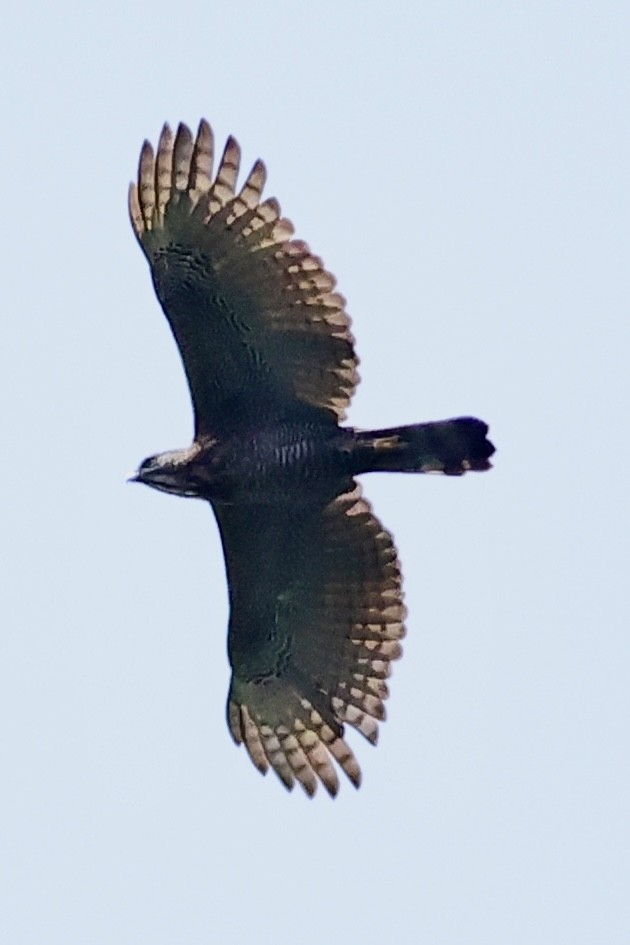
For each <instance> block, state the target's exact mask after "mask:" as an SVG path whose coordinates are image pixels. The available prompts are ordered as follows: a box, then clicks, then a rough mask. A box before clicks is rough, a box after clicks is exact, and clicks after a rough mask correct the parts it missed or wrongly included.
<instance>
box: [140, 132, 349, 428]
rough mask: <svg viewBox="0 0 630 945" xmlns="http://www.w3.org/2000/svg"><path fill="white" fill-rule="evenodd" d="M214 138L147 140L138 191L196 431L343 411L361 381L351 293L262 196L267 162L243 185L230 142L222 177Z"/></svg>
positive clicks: (144, 233) (143, 230)
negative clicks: (308, 410)
mask: <svg viewBox="0 0 630 945" xmlns="http://www.w3.org/2000/svg"><path fill="white" fill-rule="evenodd" d="M213 152H214V140H213V134H212V130H211V128H210V126H209V125H208V124H207V122H205V121H202V122H201V124H200V125H199V131H198V133H197V137H196V139H193V135H192V134H191V132H190V130H189V129H188V128H187V127H186V126H185V125H180V126H179V128H178V130H177V134H176V135H175V136H174V135H173V133H172V131H171V129H170V128H169V127H168V125H165V126H164V128H163V130H162V134H161V136H160V141H159V144H158V148H157V154H156V155H154V152H153V149H152V147H151V145H150V144H149V143H148V142H145V144H144V146H143V148H142V152H141V155H140V165H139V169H138V183H137V184H132V185H131V187H130V191H129V212H130V216H131V222H132V224H133V228H134V231H135V233H136V236H137V238H138V240H139V242H140V245H141V246H142V249H143V251H144V253H145V255H146V257H147V259H148V261H149V265H150V266H151V273H152V276H153V282H154V285H155V289H156V292H157V295H158V297H159V299H160V302H161V304H162V307H163V309H164V311H165V313H166V317H167V318H168V321H169V323H170V326H171V329H172V331H173V334H174V336H175V340H176V341H177V344H178V346H179V350H180V353H181V356H182V360H183V362H184V368H185V370H186V375H187V377H188V384H189V387H190V392H191V395H192V400H193V407H194V411H195V429H196V434H197V435H200V436H203V435H206V434H209V435H211V434H216V433H220V432H221V431H222V429H224V428H225V427H226V425H229V427H230V429H232V430H233V429H234V426H235V423H237V422H238V421H239V420H240V421H242V422H244V423H246V422H248V421H249V420H255V419H256V418H257V417H259V416H265V417H266V418H267V419H268V418H269V417H270V416H279V417H282V416H287V415H290V414H291V413H292V412H295V411H296V410H297V409H299V408H300V405H304V404H306V405H311V406H313V407H316V408H323V409H324V410H326V411H329V412H331V413H330V415H331V417H332V416H334V415H336V416H337V417H338V418H339V419H342V418H343V417H344V415H345V409H346V407H347V405H348V403H349V401H350V398H351V396H352V393H353V391H354V388H355V386H356V384H357V382H358V374H357V371H356V366H357V363H358V359H357V357H356V355H355V353H354V346H353V344H354V342H353V338H352V335H351V333H350V319H349V318H348V316H347V314H346V312H345V300H344V299H343V297H342V296H341V295H339V294H337V293H335V292H334V291H333V289H334V286H335V279H334V277H333V276H332V275H331V274H330V273H329V272H327V271H326V270H325V269H324V266H323V263H322V261H321V259H319V258H318V257H317V256H314V255H313V254H312V253H311V251H310V249H309V247H308V246H307V244H306V243H304V242H301V241H298V240H292V239H291V236H292V234H293V226H292V224H291V222H290V221H289V220H286V219H284V218H282V217H281V215H280V207H279V205H278V202H277V201H276V200H273V199H267V200H262V199H261V197H262V190H263V186H264V183H265V178H266V170H265V166H264V164H263V163H262V162H261V161H257V162H256V163H255V164H254V166H253V168H252V170H251V171H250V173H249V175H248V177H247V178H246V180H245V183H244V184H243V186H242V188H241V190H240V191H239V192H238V193H237V191H236V180H237V177H238V172H239V166H240V156H241V153H240V148H239V145H238V143H237V142H236V141H235V140H234V139H233V138H229V139H228V141H227V144H226V146H225V150H224V152H223V157H222V158H221V161H220V163H219V167H218V170H217V174H216V177H214V178H213V176H212V165H213Z"/></svg>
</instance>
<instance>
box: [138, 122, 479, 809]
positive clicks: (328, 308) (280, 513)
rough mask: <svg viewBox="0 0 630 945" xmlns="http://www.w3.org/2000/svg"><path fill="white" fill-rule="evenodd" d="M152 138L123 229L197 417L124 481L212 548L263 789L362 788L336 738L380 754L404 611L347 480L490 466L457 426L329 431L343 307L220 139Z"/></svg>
mask: <svg viewBox="0 0 630 945" xmlns="http://www.w3.org/2000/svg"><path fill="white" fill-rule="evenodd" d="M213 156H214V137H213V133H212V130H211V128H210V126H209V125H208V123H207V122H206V121H202V122H201V123H200V125H199V130H198V132H197V135H196V136H193V134H192V133H191V131H190V129H189V128H187V127H186V126H185V125H183V124H181V125H179V127H178V129H177V133H176V134H174V133H173V132H172V131H171V129H170V128H169V127H168V125H165V126H164V128H163V129H162V133H161V135H160V139H159V143H158V146H157V150H156V151H155V152H154V150H153V148H152V147H151V145H150V144H149V143H148V142H145V143H144V145H143V147H142V151H141V154H140V163H139V170H138V180H137V183H136V184H132V185H131V187H130V191H129V212H130V216H131V222H132V224H133V229H134V231H135V234H136V237H137V238H138V242H139V243H140V246H141V247H142V250H143V252H144V254H145V256H146V258H147V260H148V262H149V267H150V270H151V276H152V279H153V285H154V287H155V291H156V293H157V296H158V299H159V301H160V303H161V305H162V308H163V309H164V313H165V314H166V317H167V319H168V322H169V324H170V327H171V330H172V332H173V335H174V337H175V341H176V342H177V346H178V348H179V352H180V355H181V358H182V361H183V364H184V369H185V372H186V376H187V379H188V385H189V388H190V394H191V398H192V404H193V410H194V429H195V434H194V440H193V443H192V446H190V447H188V448H186V449H179V450H173V451H171V452H167V453H161V454H159V455H156V456H152V457H150V458H149V459H146V460H144V462H143V463H142V464H141V465H140V467H139V468H138V470H137V472H136V473H135V474H134V476H133V477H132V478H133V479H134V481H138V482H143V483H145V484H146V485H148V486H152V487H153V488H155V489H160V490H162V491H164V492H169V493H172V494H174V495H180V496H194V497H197V498H200V499H205V500H207V501H208V502H209V503H210V505H211V506H212V509H213V511H214V514H215V516H216V520H217V523H218V527H219V532H220V535H221V541H222V544H223V552H224V555H225V566H226V572H227V583H228V589H229V602H230V618H229V630H228V652H229V660H230V664H231V667H232V679H231V685H230V691H229V696H228V705H227V717H228V723H229V728H230V731H231V733H232V736H233V738H234V740H235V741H236V742H237V743H238V744H240V743H243V744H244V745H245V747H246V749H247V751H248V753H249V755H250V757H251V759H252V761H253V763H254V764H255V766H256V767H257V768H258V769H259V770H260V771H261V772H263V773H265V772H266V771H267V770H268V769H269V768H272V769H273V770H274V771H275V772H276V774H277V775H278V776H279V777H280V779H281V780H282V782H283V783H284V784H285V785H286V787H287V788H289V789H291V788H292V787H293V786H294V784H295V783H296V782H297V783H299V784H300V785H301V786H302V788H304V790H305V791H306V793H307V794H309V795H312V794H314V793H315V790H316V787H317V785H318V782H321V783H322V784H323V786H324V788H325V789H326V790H327V791H328V792H329V794H331V795H332V796H334V795H335V794H336V793H337V790H338V786H339V782H338V777H337V770H336V766H335V764H334V763H333V761H334V762H336V764H337V765H338V766H339V768H341V769H342V770H343V771H344V772H345V774H346V775H347V776H348V778H349V779H350V781H351V782H352V783H353V784H354V785H355V786H356V787H358V786H359V784H360V780H361V770H360V768H359V765H358V763H357V760H356V758H355V756H354V754H353V752H352V750H351V748H350V746H349V744H348V742H347V741H346V740H345V738H344V726H345V725H350V726H353V727H354V728H355V729H357V730H358V731H359V732H361V734H362V735H364V736H365V737H366V738H367V739H368V741H370V742H372V743H375V742H376V738H377V729H378V725H377V723H378V721H380V720H382V719H384V717H385V709H384V700H385V699H386V697H387V695H388V689H387V682H386V680H387V677H388V676H389V674H390V668H391V663H392V661H393V660H395V659H397V658H398V657H399V656H400V655H401V644H400V641H401V639H402V637H403V635H404V632H405V629H404V619H405V607H404V604H403V592H402V586H401V571H400V565H399V561H398V557H397V554H396V549H395V547H394V543H393V540H392V537H391V535H390V534H389V532H388V531H387V530H386V529H385V528H383V526H382V525H381V523H380V522H379V520H378V519H377V518H376V516H375V515H374V513H373V512H372V509H371V506H370V504H369V503H368V501H367V500H366V499H365V498H364V497H363V495H362V492H361V487H360V486H359V485H358V484H357V481H356V476H358V475H361V474H362V473H368V472H375V471H387V472H415V473H436V472H439V473H445V474H446V475H454V476H457V475H460V474H462V473H464V472H467V471H468V470H485V469H488V468H489V466H490V463H489V457H490V456H491V455H492V453H493V452H494V448H493V446H492V444H491V443H490V442H489V441H488V440H487V439H486V433H487V431H488V428H487V426H486V424H485V423H483V422H482V421H480V420H477V419H475V418H472V417H458V418H456V419H453V420H445V421H441V422H435V423H421V424H415V425H413V426H403V427H394V428H391V429H384V430H370V431H366V430H359V429H355V428H353V427H350V426H341V425H340V422H341V421H342V420H343V419H344V417H345V412H346V408H347V406H348V404H349V402H350V399H351V397H352V394H353V391H354V389H355V387H356V385H357V382H358V380H359V375H358V374H357V364H358V359H357V356H356V354H355V349H354V339H353V337H352V334H351V333H350V319H349V317H348V315H347V314H346V310H345V300H344V298H343V297H342V296H341V295H339V294H338V293H337V292H335V279H334V277H333V276H332V275H331V274H330V273H329V272H328V271H327V270H326V269H325V268H324V264H323V263H322V260H321V259H320V258H319V257H317V256H315V255H314V254H313V253H312V252H311V250H310V249H309V247H308V245H307V244H306V243H304V242H302V241H301V240H297V239H294V238H293V226H292V224H291V223H290V221H289V220H287V219H286V218H285V217H283V216H282V215H281V212H280V207H279V204H278V202H277V201H276V200H275V199H269V198H267V199H263V198H262V191H263V186H264V183H265V178H266V170H265V166H264V164H263V163H262V162H261V161H256V163H255V164H254V166H253V168H252V169H251V171H250V172H249V174H248V175H247V177H246V178H245V180H244V182H243V183H242V185H241V186H240V189H239V188H238V187H237V178H238V175H239V166H240V148H239V145H238V143H237V142H236V141H235V140H234V138H232V137H230V138H228V141H227V144H226V145H225V149H224V151H223V154H222V157H221V159H220V160H219V162H218V167H217V170H216V174H215V175H213Z"/></svg>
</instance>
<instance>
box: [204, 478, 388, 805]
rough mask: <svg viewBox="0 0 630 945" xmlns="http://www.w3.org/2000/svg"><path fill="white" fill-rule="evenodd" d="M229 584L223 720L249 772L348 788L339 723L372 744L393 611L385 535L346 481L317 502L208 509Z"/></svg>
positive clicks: (347, 758) (350, 768)
mask: <svg viewBox="0 0 630 945" xmlns="http://www.w3.org/2000/svg"><path fill="white" fill-rule="evenodd" d="M215 513H216V515H217V519H218V522H219V528H220V530H221V535H222V540H223V547H224V552H225V559H226V567H227V574H228V585H229V590H230V605H231V615H230V628H229V653H230V662H231V664H232V670H233V675H232V683H231V688H230V694H229V698H228V721H229V725H230V729H231V732H232V735H233V736H234V739H235V740H236V742H237V743H241V742H244V743H245V746H246V748H247V750H248V752H249V755H250V757H251V759H252V761H253V762H254V764H255V765H256V767H257V768H258V769H259V770H260V771H262V772H263V773H264V772H266V771H267V770H268V768H269V767H272V768H273V769H274V770H275V771H276V773H277V774H278V776H279V777H280V778H281V780H282V781H283V782H284V784H285V785H286V786H287V787H288V788H289V789H290V788H292V787H293V785H294V782H295V781H297V782H299V783H300V784H301V785H302V787H303V788H304V790H305V791H306V792H307V794H309V795H312V794H314V792H315V790H316V787H317V782H318V779H319V780H320V781H321V782H322V783H323V785H324V787H325V788H326V790H327V791H328V792H329V793H330V794H331V795H334V794H336V792H337V789H338V780H337V774H336V771H335V767H334V765H333V763H332V762H333V759H334V760H335V761H336V762H337V763H338V764H339V765H340V767H341V768H342V769H343V770H344V771H345V773H346V774H347V776H348V777H349V778H350V780H351V781H352V782H353V784H355V785H356V786H357V787H358V786H359V783H360V778H361V771H360V768H359V765H358V763H357V761H356V759H355V757H354V755H353V753H352V751H351V749H350V747H349V746H348V744H347V742H346V741H344V738H343V734H344V723H348V724H349V725H352V726H354V727H355V728H356V729H358V730H359V731H360V732H361V733H362V734H363V735H364V736H365V737H366V738H367V739H368V740H369V741H371V742H372V743H375V742H376V738H377V729H378V726H377V721H378V720H382V719H384V718H385V709H384V705H383V700H384V699H385V698H386V697H387V694H388V692H387V684H386V682H385V680H386V678H387V676H388V675H389V673H390V663H391V661H392V660H394V659H397V658H398V657H399V656H400V655H401V647H400V642H399V641H400V639H401V638H402V637H403V635H404V632H405V631H404V624H403V620H404V617H405V608H404V605H403V593H402V589H401V574H400V566H399V563H398V559H397V555H396V549H395V547H394V544H393V541H392V538H391V536H390V535H389V533H388V532H387V531H385V529H384V528H383V527H382V525H381V524H380V522H379V521H378V519H376V518H375V516H374V515H373V514H372V511H371V508H370V506H369V504H368V503H367V502H366V500H365V499H364V498H362V496H361V490H360V487H359V486H357V485H356V483H354V482H353V481H351V491H349V492H346V493H344V494H343V495H340V496H338V497H337V498H335V499H333V500H332V501H331V502H330V503H328V504H327V505H321V504H320V505H312V506H311V505H308V506H306V507H300V509H299V514H296V510H295V508H294V507H293V506H291V505H290V504H288V503H287V505H286V506H270V505H267V506H250V507H249V508H245V507H238V506H216V507H215Z"/></svg>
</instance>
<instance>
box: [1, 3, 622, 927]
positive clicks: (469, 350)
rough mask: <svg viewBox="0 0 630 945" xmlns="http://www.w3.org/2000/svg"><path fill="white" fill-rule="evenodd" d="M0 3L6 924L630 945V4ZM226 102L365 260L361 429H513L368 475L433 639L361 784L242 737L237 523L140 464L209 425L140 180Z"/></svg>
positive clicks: (342, 270) (285, 189) (220, 120)
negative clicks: (148, 155) (469, 449)
mask: <svg viewBox="0 0 630 945" xmlns="http://www.w3.org/2000/svg"><path fill="white" fill-rule="evenodd" d="M3 16H4V20H5V22H4V25H3V40H4V50H3V54H2V67H1V68H2V72H3V77H2V82H1V87H2V95H3V98H4V103H3V108H2V116H3V141H4V146H3V148H2V155H1V157H0V163H1V165H2V175H1V178H0V179H1V180H2V182H3V183H2V207H3V211H2V220H3V224H2V230H1V236H0V239H1V241H2V261H3V269H4V278H3V285H4V291H3V302H2V310H3V313H4V317H3V319H2V328H1V334H2V342H1V345H0V358H1V359H2V365H1V367H0V384H1V390H0V403H1V404H2V407H1V410H2V417H3V420H2V431H3V453H2V455H3V463H2V493H3V496H4V520H3V526H2V539H1V541H2V544H3V545H5V551H4V581H3V588H2V595H3V603H2V611H1V612H2V616H3V631H2V634H1V637H0V639H1V648H2V657H1V663H0V718H1V719H2V722H1V723H0V726H1V739H2V768H3V775H2V778H1V782H0V795H1V797H0V810H1V811H2V821H3V823H2V831H1V832H2V841H1V844H0V850H1V852H0V863H1V865H2V870H3V875H2V877H1V880H0V889H1V890H2V892H1V893H0V895H1V896H2V898H4V899H5V902H4V904H3V906H2V908H1V910H0V939H1V940H2V941H3V942H6V943H7V945H40V943H45V945H88V943H89V945H113V943H116V945H144V943H149V942H150V943H151V945H175V943H177V945H179V943H184V942H185V943H186V945H202V943H207V942H223V941H225V942H231V943H234V945H250V943H251V942H256V943H259V945H268V943H269V945H272V943H273V945H278V943H285V942H286V943H289V942H300V943H301V945H314V943H320V942H332V943H336V942H348V941H353V942H361V943H364V945H375V943H377V942H382V941H389V942H401V943H402V942H407V941H414V942H421V943H427V945H533V943H536V945H558V943H565V942H566V943H570V945H592V943H594V942H602V943H606V945H622V943H623V945H626V943H627V942H628V941H629V940H630V915H629V905H628V903H629V901H630V897H629V896H628V875H629V873H630V863H629V859H630V857H629V841H630V836H629V834H630V831H629V817H628V797H629V796H630V784H629V781H630V777H629V775H630V767H629V762H628V722H629V721H630V718H629V715H630V713H629V711H628V709H629V707H628V668H629V662H630V661H629V659H628V657H629V643H628V628H629V624H630V621H629V619H628V576H627V575H628V516H627V492H628V489H627V485H626V479H627V475H628V473H627V470H628V467H629V465H630V455H629V454H630V451H629V448H628V432H627V429H628V414H629V408H630V397H629V396H628V385H627V375H628V367H627V365H628V359H629V350H628V348H629V345H628V342H629V340H630V338H629V336H630V330H629V319H628V309H629V291H628V289H629V284H628V275H627V273H628V245H629V241H628V236H629V224H628V221H629V219H630V188H629V186H628V168H629V166H630V153H629V152H630V134H629V122H628V100H629V92H630V89H629V87H628V86H629V82H628V71H629V70H628V61H629V56H630V53H629V50H628V36H629V26H630V14H629V13H628V10H627V6H626V5H625V4H621V3H613V2H608V0H599V2H597V3H595V2H593V3H569V2H564V3H562V2H556V0H551V2H547V3H544V4H543V3H522V2H521V3H513V2H505V0H502V2H494V3H491V2H480V3H476V4H469V3H463V2H444V0H441V2H426V3H391V4H389V5H388V6H386V5H385V4H380V3H379V4H376V3H368V2H363V3H359V2H352V3H350V2H346V3H332V2H329V3H319V4H310V5H306V4H288V3H287V4H284V3H282V4H281V3H264V4H263V3H261V4H253V3H243V4H232V5H227V4H221V5H219V4H217V3H212V2H205V3H199V2H191V3H189V4H187V5H182V6H177V5H176V4H166V3H163V2H161V0H156V2H153V3H150V4H149V3H144V2H143V3H137V4H133V3H131V4H129V3H120V2H115V0H114V2H111V3H109V4H103V6H102V7H100V8H97V7H96V6H95V5H93V4H87V5H86V4H78V3H76V4H73V3H64V2H61V3H59V4H56V5H48V6H46V5H43V4H29V3H20V4H17V5H15V7H14V9H13V10H11V11H5V13H4V14H3ZM7 18H8V20H9V22H8V23H7ZM202 115H204V116H206V117H207V118H208V119H209V120H210V121H211V123H212V124H213V126H214V128H215V131H216V133H217V136H218V137H219V138H221V139H222V138H224V137H225V136H226V135H227V134H228V133H233V134H234V135H235V136H236V137H237V138H238V139H239V141H240V142H241V144H242V146H243V150H244V156H245V163H247V164H248V165H249V164H251V162H253V160H254V159H255V158H256V157H258V156H260V157H262V158H264V160H265V161H266V163H267V166H268V168H269V183H268V189H267V192H268V193H269V194H274V195H276V196H277V197H278V198H279V199H280V202H281V204H282V208H283V210H284V212H285V213H286V214H287V215H288V216H289V217H290V218H291V219H292V220H293V221H294V223H295V225H296V229H297V233H298V235H299V236H300V237H302V238H304V239H306V240H308V241H309V243H310V244H311V246H312V248H313V249H314V250H315V252H317V253H318V254H320V255H322V256H323V257H324V260H325V262H326V264H327V266H328V267H329V268H330V269H331V270H332V271H333V272H334V273H335V274H336V275H337V277H338V280H339V288H340V290H341V291H342V292H343V293H344V294H345V295H346V296H347V298H348V306H349V311H350V313H351V314H352V316H353V318H354V328H355V333H356V336H357V340H358V350H359V354H360V356H361V359H362V367H361V373H362V376H363V382H362V385H361V387H360V390H359V393H358V396H357V398H356V400H355V402H354V405H353V409H352V411H351V414H350V421H351V422H352V423H354V424H356V425H358V426H367V425H374V426H381V425H386V424H390V423H391V424H394V423H396V424H398V423H403V422H412V421H417V420H422V419H438V418H443V417H448V416H453V415H457V414H460V413H474V414H476V415H478V416H481V417H483V418H484V419H486V420H487V421H488V422H489V423H490V424H491V429H492V439H493V440H494V442H495V443H496V445H497V449H498V452H497V456H496V466H495V469H494V470H493V471H492V473H490V474H488V475H484V476H472V475H471V476H467V477H465V478H464V479H462V480H443V479H438V478H431V477H428V478H425V479H423V478H420V477H406V478H404V477H385V476H382V477H380V478H379V477H375V476H373V477H370V478H367V479H366V480H365V482H364V486H365V489H366V492H367V494H368V496H369V498H370V499H371V500H372V501H373V503H374V506H375V508H376V511H377V513H378V514H379V516H380V517H381V518H382V519H383V521H384V522H385V523H386V524H387V525H388V527H389V528H390V529H391V530H392V531H393V532H394V535H395V536H396V539H397V543H398V546H399V549H400V554H401V558H402V562H403V569H404V573H405V576H406V590H407V602H408V605H409V620H408V628H409V633H408V638H407V641H406V647H405V658H404V659H403V661H402V662H400V663H399V664H398V665H397V666H396V669H395V673H394V676H393V679H392V697H391V700H390V702H389V721H388V723H387V724H386V725H385V726H383V728H382V731H381V743H380V745H379V747H378V748H377V749H376V750H374V749H372V748H370V746H369V745H367V743H363V742H361V741H360V739H358V738H357V739H354V740H353V744H354V745H355V747H356V750H357V751H358V753H359V755H360V760H361V763H362V767H363V770H364V785H363V787H362V788H361V790H360V791H359V792H358V793H357V792H355V791H354V790H353V789H352V787H351V786H350V785H348V784H343V785H342V791H341V794H340V796H339V797H338V798H337V800H336V801H335V802H334V803H333V802H331V801H330V800H329V799H328V798H327V797H326V796H325V795H324V793H323V792H321V793H320V795H319V796H318V797H317V799H316V800H315V801H313V802H309V801H308V800H307V799H306V798H305V797H304V796H303V795H301V793H299V792H294V794H293V795H288V794H286V793H285V791H284V789H283V788H282V786H281V785H280V783H279V782H278V781H277V780H276V779H275V778H274V777H272V776H269V777H267V779H262V778H261V777H260V776H259V775H258V773H257V772H256V771H255V770H254V768H253V767H252V766H251V764H250V762H249V760H248V759H247V757H246V755H245V752H244V750H242V749H241V750H237V749H236V748H235V746H234V745H233V744H232V742H231V740H230V738H229V735H228V732H227V729H226V726H225V722H224V705H225V697H226V692H227V685H228V666H227V660H226V655H225V640H226V622H227V604H226V589H225V579H224V574H223V563H222V559H221V552H220V547H219V540H218V535H217V532H216V529H215V526H214V523H213V521H212V517H211V515H210V512H209V511H208V510H207V509H206V508H205V507H204V506H203V505H202V504H200V503H194V502H186V501H183V500H175V499H172V498H170V497H168V496H163V495H160V494H158V493H153V492H151V491H150V490H148V489H141V488H139V487H132V486H128V485H126V483H125V476H126V473H127V472H128V470H130V469H132V468H133V467H134V466H135V465H136V464H137V463H138V462H139V460H141V459H142V458H143V457H144V456H145V455H147V454H150V453H153V452H156V451H158V450H161V449H166V448H170V447H177V446H184V445H186V444H187V443H188V442H189V438H190V435H191V412H190V407H189V401H188V394H187V390H186V386H185V381H184V376H183V372H182V369H181V366H180V364H179V359H178V355H177V352H176V349H175V346H174V344H173V342H172V340H171V338H170V335H169V332H168V328H167V325H166V322H165V320H164V319H163V317H162V315H161V312H160V309H159V307H158V304H157V302H156V300H155V298H154V295H153V291H152V288H151V284H150V279H149V274H148V270H147V267H146V264H145V262H144V260H143V258H142V256H141V253H140V251H139V250H138V248H137V246H136V245H135V241H134V239H133V236H132V233H131V230H130V227H129V225H128V221H127V216H126V205H125V201H126V189H127V184H128V182H129V180H130V179H131V177H132V176H133V175H134V173H135V167H136V161H137V155H138V151H139V148H140V145H141V143H142V140H143V138H144V137H150V138H151V139H152V140H155V139H156V137H157V135H158V133H159V129H160V126H161V124H162V122H163V121H164V120H169V121H170V122H171V123H173V124H175V123H176V122H177V121H179V120H181V119H183V120H186V121H188V122H189V123H191V124H196V123H197V121H198V119H199V118H200V117H201V116H202Z"/></svg>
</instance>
